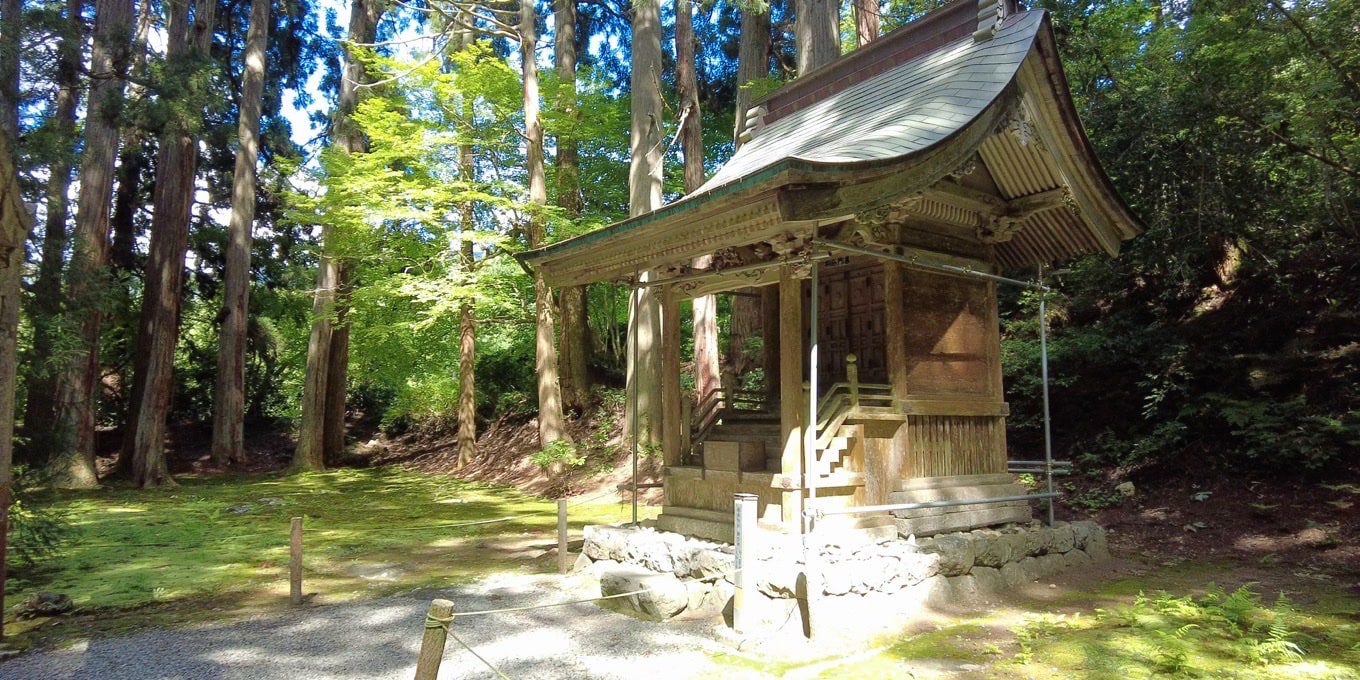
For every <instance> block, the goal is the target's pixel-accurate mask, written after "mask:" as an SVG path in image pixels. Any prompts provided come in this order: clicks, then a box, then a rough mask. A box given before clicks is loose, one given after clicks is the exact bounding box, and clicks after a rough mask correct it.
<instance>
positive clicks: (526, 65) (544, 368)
mask: <svg viewBox="0 0 1360 680" xmlns="http://www.w3.org/2000/svg"><path fill="white" fill-rule="evenodd" d="M536 19H537V16H536V14H535V12H534V3H532V2H522V3H521V4H520V10H519V41H520V42H519V44H520V60H521V62H520V63H521V68H522V69H523V71H524V74H523V76H524V134H525V150H526V153H525V162H526V164H527V166H528V167H527V170H528V171H529V203H530V205H529V214H528V222H529V223H528V228H527V229H526V230H525V231H526V233H527V234H528V241H529V247H530V248H537V247H539V246H540V245H543V244H544V242H545V241H546V237H547V233H546V231H547V230H546V225H545V224H544V223H543V216H542V214H541V213H540V212H539V209H540V208H541V207H542V206H545V205H547V204H548V179H547V176H546V174H545V172H544V168H543V124H542V122H541V121H540V120H539V117H538V109H539V107H538V65H537V64H536V63H535V56H534V55H535V54H536V49H537V47H538V34H537V29H536V27H535V22H536ZM533 279H534V319H535V329H536V330H535V337H534V365H535V366H534V367H535V369H537V375H538V443H539V446H547V445H548V444H551V443H552V442H555V441H557V440H559V439H564V438H566V429H565V427H564V426H563V422H562V392H561V388H560V387H559V385H558V382H557V346H556V344H555V338H554V337H553V336H554V331H555V327H554V324H553V299H552V291H551V290H549V289H548V284H547V282H546V281H544V280H543V274H542V273H540V272H538V271H537V270H535V271H534V276H533Z"/></svg>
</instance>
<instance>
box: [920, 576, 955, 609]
mask: <svg viewBox="0 0 1360 680" xmlns="http://www.w3.org/2000/svg"><path fill="white" fill-rule="evenodd" d="M919 587H920V588H924V589H925V593H926V594H925V602H926V604H928V605H930V606H932V607H942V606H946V605H948V604H950V602H951V601H952V600H951V598H953V597H954V589H953V588H952V587H951V586H950V584H949V577H948V576H945V575H943V574H936V575H934V576H931V577H930V578H928V579H926V580H925V582H924V583H922V584H921V585H920V586H919Z"/></svg>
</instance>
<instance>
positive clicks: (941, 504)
mask: <svg viewBox="0 0 1360 680" xmlns="http://www.w3.org/2000/svg"><path fill="white" fill-rule="evenodd" d="M1059 495H1060V494H1058V493H1056V492H1055V493H1051V494H1047V493H1031V494H1023V495H1020V496H997V497H995V498H963V499H954V500H948V501H927V502H925V503H894V504H891V505H859V506H855V507H850V508H832V509H830V510H806V511H804V514H815V515H817V516H818V517H826V516H827V515H867V514H871V513H875V512H892V511H893V510H922V509H925V508H952V507H956V506H960V505H988V504H990V503H1011V502H1015V501H1033V500H1043V499H1045V498H1053V497H1056V496H1059Z"/></svg>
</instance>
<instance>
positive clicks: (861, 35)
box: [855, 0, 879, 47]
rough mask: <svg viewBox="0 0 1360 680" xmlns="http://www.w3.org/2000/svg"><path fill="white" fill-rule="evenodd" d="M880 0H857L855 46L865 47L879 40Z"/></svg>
mask: <svg viewBox="0 0 1360 680" xmlns="http://www.w3.org/2000/svg"><path fill="white" fill-rule="evenodd" d="M878 7H879V4H878V0H855V46H856V47H864V46H865V45H868V44H869V43H871V42H873V41H875V40H878V31H879V28H878V26H879V16H878V15H879V10H878Z"/></svg>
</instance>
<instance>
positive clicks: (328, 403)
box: [292, 0, 387, 470]
mask: <svg viewBox="0 0 1360 680" xmlns="http://www.w3.org/2000/svg"><path fill="white" fill-rule="evenodd" d="M386 9H387V8H386V5H385V4H384V3H383V2H382V0H354V2H353V3H352V4H351V5H350V14H349V41H350V42H352V43H358V44H366V43H371V42H373V39H374V36H375V35H377V31H378V21H379V20H380V19H382V15H383V13H384V12H385V11H386ZM366 80H367V74H366V73H365V70H364V65H363V63H361V62H360V61H358V60H357V59H355V58H353V56H352V55H351V56H347V57H346V59H345V71H344V75H343V77H342V78H341V80H340V99H339V101H338V102H337V103H336V109H335V115H334V116H333V117H332V120H331V133H332V136H333V140H334V143H335V144H337V145H340V146H341V147H342V148H344V149H345V150H346V151H348V152H349V153H364V152H366V151H367V150H368V143H367V140H366V139H365V138H364V135H363V133H362V132H361V131H360V130H359V129H358V127H357V126H356V125H355V124H354V122H353V120H352V119H351V116H352V115H353V113H354V110H355V109H356V108H357V107H358V105H359V96H360V91H359V88H358V87H357V85H358V84H359V83H362V82H365V81H366ZM321 251H322V254H321V263H320V265H319V266H318V269H317V275H316V276H317V285H316V292H315V297H314V299H313V301H312V330H311V334H310V335H309V337H308V339H307V366H306V369H305V373H304V375H303V381H302V415H301V417H300V419H299V420H300V422H299V424H298V445H297V448H296V449H294V451H293V463H292V467H293V468H294V469H296V470H321V469H324V468H325V466H326V461H327V460H328V459H334V458H336V457H338V456H339V455H340V454H341V452H342V450H343V447H344V438H345V432H344V427H345V423H344V416H345V383H346V378H347V376H346V373H347V372H348V369H349V329H348V327H347V326H345V325H344V319H345V316H346V311H347V304H346V297H345V296H346V295H347V290H348V283H349V282H348V274H347V272H346V271H345V266H344V261H343V260H342V259H341V258H340V257H339V256H338V255H337V253H336V244H335V234H334V232H333V231H332V230H331V228H330V227H329V226H328V225H324V224H323V225H322V227H321ZM328 449H330V450H328Z"/></svg>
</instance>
